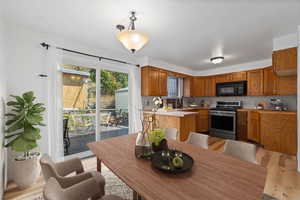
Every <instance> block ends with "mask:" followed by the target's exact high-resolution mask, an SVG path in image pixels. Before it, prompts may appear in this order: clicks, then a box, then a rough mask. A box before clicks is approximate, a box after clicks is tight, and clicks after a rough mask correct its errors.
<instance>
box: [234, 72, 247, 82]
mask: <svg viewBox="0 0 300 200" xmlns="http://www.w3.org/2000/svg"><path fill="white" fill-rule="evenodd" d="M231 74H232V81H246V80H247V72H246V71H244V72H233V73H231Z"/></svg>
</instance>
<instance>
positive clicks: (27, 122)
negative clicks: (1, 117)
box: [5, 92, 45, 188]
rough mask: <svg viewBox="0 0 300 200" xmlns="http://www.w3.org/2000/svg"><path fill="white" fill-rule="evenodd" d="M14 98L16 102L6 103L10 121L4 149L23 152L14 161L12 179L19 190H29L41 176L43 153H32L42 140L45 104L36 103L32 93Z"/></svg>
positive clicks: (7, 123) (7, 124)
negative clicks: (40, 159)
mask: <svg viewBox="0 0 300 200" xmlns="http://www.w3.org/2000/svg"><path fill="white" fill-rule="evenodd" d="M11 97H13V98H14V100H13V101H9V102H8V103H7V106H9V107H11V110H10V112H9V113H7V114H6V116H7V118H8V120H7V121H6V126H7V129H6V131H5V132H6V136H5V138H6V139H7V141H8V143H7V144H6V145H5V147H10V148H11V149H12V150H13V151H15V152H22V153H23V155H21V156H18V157H16V158H15V159H14V177H13V180H14V182H15V183H16V184H17V185H18V186H19V187H20V188H27V187H29V186H30V185H32V184H33V183H34V182H35V181H36V179H37V177H38V176H39V175H40V166H39V164H38V158H39V156H40V153H39V152H30V151H31V150H32V149H35V148H36V147H37V146H38V144H37V140H39V139H41V135H40V129H39V126H44V124H43V123H42V122H43V116H42V114H43V112H44V111H45V107H44V104H42V103H34V100H35V97H34V94H33V92H26V93H24V94H23V95H22V96H13V95H11Z"/></svg>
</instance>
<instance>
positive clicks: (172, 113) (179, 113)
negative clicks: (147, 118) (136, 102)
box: [144, 110, 198, 117]
mask: <svg viewBox="0 0 300 200" xmlns="http://www.w3.org/2000/svg"><path fill="white" fill-rule="evenodd" d="M144 113H147V114H154V113H155V114H156V115H167V116H175V117H184V116H187V115H197V114H198V112H185V111H180V110H170V111H157V112H153V111H144Z"/></svg>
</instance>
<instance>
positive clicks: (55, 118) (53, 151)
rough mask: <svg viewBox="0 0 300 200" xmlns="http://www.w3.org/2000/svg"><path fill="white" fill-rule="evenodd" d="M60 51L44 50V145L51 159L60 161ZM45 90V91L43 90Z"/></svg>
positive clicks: (61, 137) (61, 151) (61, 128)
mask: <svg viewBox="0 0 300 200" xmlns="http://www.w3.org/2000/svg"><path fill="white" fill-rule="evenodd" d="M62 53H63V52H62V51H61V50H59V49H56V48H54V47H52V48H51V47H50V48H49V49H48V50H47V52H46V59H45V66H44V67H45V69H46V70H45V74H47V76H48V78H47V80H48V81H47V82H46V84H47V86H45V89H46V88H47V103H46V109H47V110H46V114H45V115H46V117H45V118H46V120H47V121H46V124H47V133H48V134H47V135H46V136H45V135H44V136H43V137H44V142H43V143H44V145H47V146H48V151H47V152H48V153H49V154H50V155H51V157H52V158H53V160H55V161H60V160H62V159H63V156H64V149H63V125H62V122H63V119H62V118H63V116H62V111H63V108H62V106H63V105H62V102H61V99H62V87H61V85H62V74H61V64H62ZM45 92H46V91H45Z"/></svg>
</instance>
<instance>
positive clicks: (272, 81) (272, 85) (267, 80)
mask: <svg viewBox="0 0 300 200" xmlns="http://www.w3.org/2000/svg"><path fill="white" fill-rule="evenodd" d="M276 79H277V77H276V75H275V74H274V72H273V67H272V66H271V67H267V68H264V95H267V96H270V95H275V94H276V93H277V91H276V81H277V80H276Z"/></svg>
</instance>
